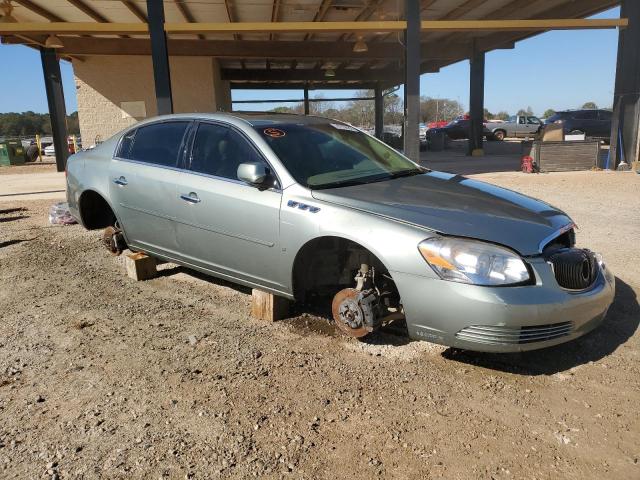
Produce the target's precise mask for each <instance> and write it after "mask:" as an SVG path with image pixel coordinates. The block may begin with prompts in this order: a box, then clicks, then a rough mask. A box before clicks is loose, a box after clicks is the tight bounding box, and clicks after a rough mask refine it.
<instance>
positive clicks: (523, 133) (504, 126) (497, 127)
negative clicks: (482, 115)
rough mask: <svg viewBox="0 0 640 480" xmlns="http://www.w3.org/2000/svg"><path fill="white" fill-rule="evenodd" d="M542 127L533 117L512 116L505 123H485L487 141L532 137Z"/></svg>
mask: <svg viewBox="0 0 640 480" xmlns="http://www.w3.org/2000/svg"><path fill="white" fill-rule="evenodd" d="M541 126H542V121H541V120H540V119H539V118H538V117H534V116H533V115H513V116H511V117H509V120H507V121H506V122H487V123H486V124H485V128H486V130H488V131H489V132H490V135H487V138H488V139H489V140H504V139H505V138H506V137H532V136H533V135H535V133H536V132H537V131H538V129H539V128H540V127H541Z"/></svg>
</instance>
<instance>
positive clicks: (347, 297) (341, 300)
mask: <svg viewBox="0 0 640 480" xmlns="http://www.w3.org/2000/svg"><path fill="white" fill-rule="evenodd" d="M360 293H361V292H360V291H358V290H356V289H355V288H345V289H344V290H340V291H339V292H338V293H336V296H335V297H333V302H332V303H331V312H332V313H333V320H334V321H335V322H336V325H337V326H338V328H339V329H340V331H341V332H342V333H344V334H346V335H349V336H350V337H356V338H361V337H364V336H365V335H367V334H368V333H369V332H370V331H371V329H369V328H367V326H366V324H365V323H366V319H365V312H364V310H363V309H362V307H361V306H360V302H359V298H358V297H359V295H360Z"/></svg>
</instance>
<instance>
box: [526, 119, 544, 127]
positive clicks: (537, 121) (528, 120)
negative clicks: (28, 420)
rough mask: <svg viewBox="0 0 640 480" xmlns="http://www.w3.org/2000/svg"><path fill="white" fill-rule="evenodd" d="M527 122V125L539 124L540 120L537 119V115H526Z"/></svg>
mask: <svg viewBox="0 0 640 480" xmlns="http://www.w3.org/2000/svg"><path fill="white" fill-rule="evenodd" d="M527 123H528V124H529V125H540V124H541V123H542V122H541V121H540V120H539V119H538V117H527Z"/></svg>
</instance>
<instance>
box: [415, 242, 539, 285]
mask: <svg viewBox="0 0 640 480" xmlns="http://www.w3.org/2000/svg"><path fill="white" fill-rule="evenodd" d="M418 249H419V250H420V253H421V254H422V256H423V257H424V259H425V260H426V261H427V263H428V264H429V265H431V268H433V269H434V270H435V272H436V273H437V274H438V275H439V276H440V277H441V278H442V279H443V280H451V281H453V282H461V283H471V284H474V285H486V286H495V285H511V284H516V283H523V282H526V281H528V280H529V279H530V277H529V270H528V269H527V266H526V265H525V264H524V262H523V261H522V259H521V258H520V257H519V256H518V254H516V253H515V252H513V251H511V250H508V249H506V248H503V247H498V246H497V245H493V244H491V243H485V242H480V241H477V240H467V239H462V238H446V237H434V238H428V239H427V240H424V241H423V242H421V243H420V245H418Z"/></svg>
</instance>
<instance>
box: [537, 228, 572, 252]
mask: <svg viewBox="0 0 640 480" xmlns="http://www.w3.org/2000/svg"><path fill="white" fill-rule="evenodd" d="M576 227H577V225H576V224H575V223H574V222H571V223H568V224H566V225H565V226H564V227H561V228H559V229H558V230H556V231H555V232H554V233H552V234H551V235H548V236H546V237H545V238H543V239H542V240H541V241H540V243H539V244H538V251H539V252H540V253H542V251H543V250H544V247H546V246H547V244H548V243H549V242H550V241H551V240H553V239H554V238H556V237H559V236H560V235H562V234H563V233H566V232H568V231H569V230H571V229H572V228H576Z"/></svg>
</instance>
